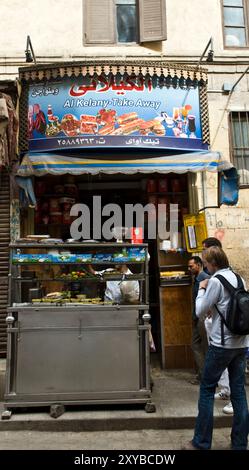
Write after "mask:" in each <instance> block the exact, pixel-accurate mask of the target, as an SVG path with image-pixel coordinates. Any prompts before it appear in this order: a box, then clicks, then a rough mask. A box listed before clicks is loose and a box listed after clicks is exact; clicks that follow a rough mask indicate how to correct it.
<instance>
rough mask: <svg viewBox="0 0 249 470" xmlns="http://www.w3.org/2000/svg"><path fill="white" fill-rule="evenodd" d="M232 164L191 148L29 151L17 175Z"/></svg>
mask: <svg viewBox="0 0 249 470" xmlns="http://www.w3.org/2000/svg"><path fill="white" fill-rule="evenodd" d="M229 168H232V164H231V163H230V162H228V161H223V160H222V158H221V154H220V153H219V152H206V151H203V152H193V153H185V154H180V155H171V156H159V157H157V156H154V157H153V158H144V157H142V156H141V157H137V156H136V158H132V159H127V157H125V158H111V157H110V159H109V158H108V159H107V158H105V159H102V158H89V157H88V158H84V157H81V156H77V157H73V156H67V155H59V154H54V153H51V154H50V153H32V152H30V153H28V154H26V155H25V156H24V157H23V160H22V163H21V164H20V166H19V168H18V171H17V174H18V176H23V177H27V176H43V175H46V174H51V175H65V174H70V175H83V174H90V175H97V174H118V173H119V174H128V175H129V174H136V173H141V174H151V173H163V174H165V173H187V172H194V173H197V172H199V171H211V172H216V171H217V170H218V171H223V170H227V169H229Z"/></svg>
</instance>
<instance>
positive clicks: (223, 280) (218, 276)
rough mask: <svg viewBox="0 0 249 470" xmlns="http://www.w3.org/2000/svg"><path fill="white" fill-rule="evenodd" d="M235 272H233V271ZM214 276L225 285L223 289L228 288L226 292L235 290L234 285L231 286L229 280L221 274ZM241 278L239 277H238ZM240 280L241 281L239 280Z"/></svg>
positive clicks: (231, 292)
mask: <svg viewBox="0 0 249 470" xmlns="http://www.w3.org/2000/svg"><path fill="white" fill-rule="evenodd" d="M234 274H235V273H234ZM235 276H236V277H237V275H236V274H235ZM214 277H216V278H217V279H219V281H220V282H221V284H222V285H223V286H224V287H225V289H227V290H228V292H230V294H233V293H234V291H235V290H236V289H235V287H233V286H232V284H230V282H229V281H228V280H227V279H226V278H225V277H224V276H222V275H221V274H217V276H214ZM240 280H241V279H240ZM238 282H239V281H238ZM241 282H242V281H241Z"/></svg>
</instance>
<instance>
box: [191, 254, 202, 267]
mask: <svg viewBox="0 0 249 470" xmlns="http://www.w3.org/2000/svg"><path fill="white" fill-rule="evenodd" d="M191 260H194V262H195V263H196V264H199V265H200V266H203V262H202V259H201V258H200V256H191V258H190V260H189V261H191Z"/></svg>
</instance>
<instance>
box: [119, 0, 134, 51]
mask: <svg viewBox="0 0 249 470" xmlns="http://www.w3.org/2000/svg"><path fill="white" fill-rule="evenodd" d="M114 1H115V4H114V12H115V13H114V21H115V39H116V41H115V43H114V45H115V46H133V47H134V46H140V42H139V15H138V2H137V0H131V1H133V3H134V4H135V6H136V27H137V42H135V41H132V42H120V41H119V40H118V18H117V5H118V4H122V0H114Z"/></svg>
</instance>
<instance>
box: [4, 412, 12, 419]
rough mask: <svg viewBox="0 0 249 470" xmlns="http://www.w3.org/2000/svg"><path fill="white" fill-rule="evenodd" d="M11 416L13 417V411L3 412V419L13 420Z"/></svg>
mask: <svg viewBox="0 0 249 470" xmlns="http://www.w3.org/2000/svg"><path fill="white" fill-rule="evenodd" d="M11 415H12V411H10V410H5V411H3V412H2V416H1V418H2V419H5V420H7V419H10V418H11Z"/></svg>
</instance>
